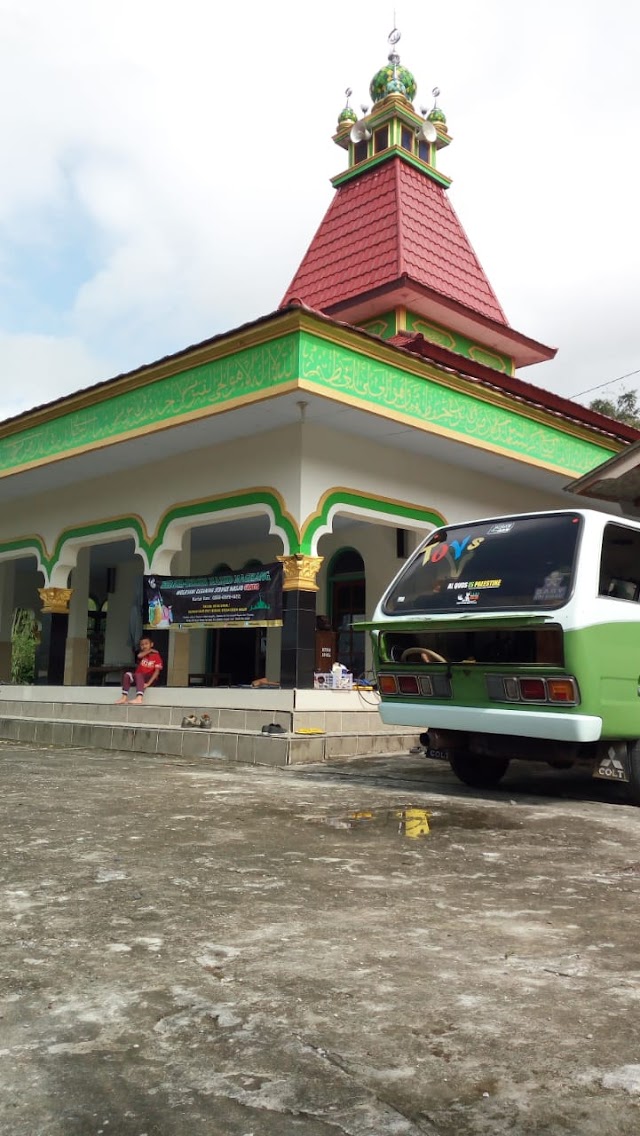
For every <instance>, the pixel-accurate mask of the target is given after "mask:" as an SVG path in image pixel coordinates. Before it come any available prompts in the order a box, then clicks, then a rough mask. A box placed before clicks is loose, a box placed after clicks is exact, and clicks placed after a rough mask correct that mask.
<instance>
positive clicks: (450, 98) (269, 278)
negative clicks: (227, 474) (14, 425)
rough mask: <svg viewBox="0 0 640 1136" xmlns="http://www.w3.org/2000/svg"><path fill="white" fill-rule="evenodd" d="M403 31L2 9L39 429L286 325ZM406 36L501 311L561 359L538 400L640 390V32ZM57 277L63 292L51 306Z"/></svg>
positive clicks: (457, 8) (3, 85) (423, 19)
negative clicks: (223, 342)
mask: <svg viewBox="0 0 640 1136" xmlns="http://www.w3.org/2000/svg"><path fill="white" fill-rule="evenodd" d="M390 11H391V9H389V6H388V4H387V3H386V0H385V2H384V3H383V0H370V2H369V3H368V4H367V5H366V6H365V5H364V4H356V5H348V6H345V5H343V4H339V3H337V0H328V2H326V3H325V4H324V5H323V6H322V8H321V9H319V8H317V7H316V6H312V5H302V4H300V3H293V0H287V2H285V0H280V2H275V3H273V4H271V5H264V4H259V3H257V2H256V0H249V2H247V3H245V4H243V5H242V7H241V8H237V9H233V8H232V9H221V8H219V7H218V6H217V5H211V4H208V3H206V2H205V0H184V2H183V4H182V5H181V6H180V7H179V8H178V7H176V6H175V5H174V4H170V3H169V2H168V0H156V2H155V3H152V2H151V0H127V2H126V3H125V2H124V0H112V2H111V3H110V4H109V6H108V8H107V9H105V8H104V6H102V5H98V4H97V3H94V2H91V0H90V2H87V0H56V3H55V4H47V3H45V0H35V2H34V3H31V4H25V3H24V0H0V16H1V17H2V25H3V38H2V42H1V43H0V152H1V153H2V155H3V177H2V179H1V180H0V331H1V332H2V333H3V334H2V336H1V337H0V371H1V372H2V373H7V371H8V370H10V369H11V367H12V366H18V363H17V362H16V361H17V360H19V368H18V369H19V371H20V373H21V374H23V375H24V376H25V382H24V384H23V385H22V386H21V388H20V391H19V393H17V394H16V397H19V398H20V399H21V400H22V403H21V405H22V406H24V407H26V406H28V405H29V402H30V400H32V401H33V402H38V401H43V400H44V399H48V398H49V397H52V394H51V392H52V391H54V389H55V388H56V385H60V384H62V386H61V387H60V389H62V387H64V385H65V383H66V382H67V381H70V382H75V383H77V385H78V386H80V387H82V386H86V385H88V384H89V383H91V382H92V381H94V380H95V377H96V376H99V377H103V375H104V374H106V371H103V370H102V367H103V366H104V367H105V368H107V369H110V370H111V372H112V373H116V372H118V371H122V370H128V369H132V368H133V367H135V366H137V365H139V364H140V363H142V362H149V361H151V360H152V359H154V358H157V357H159V356H161V355H163V354H166V353H167V352H168V351H172V350H178V349H180V348H181V347H184V346H186V345H187V344H188V343H190V342H193V341H195V340H198V339H202V338H205V337H207V336H209V335H213V334H215V333H217V332H219V331H223V330H225V329H226V328H230V327H233V326H237V325H238V324H241V323H243V322H245V321H246V320H248V319H251V318H253V317H255V316H258V315H260V314H262V313H264V312H267V311H270V310H272V309H273V308H274V307H275V306H276V305H277V303H278V302H279V300H280V297H281V295H282V293H283V292H284V290H285V288H286V286H287V284H288V282H289V279H290V277H291V275H292V274H293V272H294V271H295V268H296V266H297V263H298V262H299V260H300V258H301V257H302V255H303V253H304V251H305V248H306V246H307V244H308V242H309V240H310V239H311V237H312V235H313V232H314V231H315V229H316V227H317V225H318V223H319V222H320V220H321V217H322V214H323V213H324V211H325V209H326V207H327V205H328V203H329V201H330V198H331V192H332V190H331V186H330V184H329V180H328V179H329V177H330V176H331V175H332V174H334V173H337V172H339V170H340V169H342V168H344V155H343V152H342V151H340V150H338V149H336V148H335V147H334V146H333V145H332V143H331V134H332V133H333V130H334V128H335V120H336V116H337V112H338V111H339V110H340V109H341V106H342V104H343V98H344V96H343V92H344V89H345V87H346V86H347V85H350V86H352V87H353V89H354V99H353V102H354V104H355V105H356V107H357V106H358V105H359V103H360V102H361V101H365V100H367V99H368V93H367V86H368V82H369V79H370V77H371V75H372V74H373V72H374V71H375V70H376V69H377V68H378V67H379V66H380V65H381V64H382V63H383V62H384V60H385V57H386V53H387V50H388V48H387V44H386V35H387V33H388V31H389V30H390V29H389V27H388V24H389V18H390ZM398 21H399V24H400V26H401V28H402V32H403V38H402V41H401V44H400V49H401V55H402V60H403V62H406V64H407V65H408V66H409V67H411V69H412V70H413V71H414V72H415V74H416V78H417V80H418V85H419V93H418V98H417V100H416V102H417V105H420V104H421V102H422V101H426V102H429V99H430V94H429V92H430V90H431V87H432V86H433V85H434V84H435V83H438V85H439V86H440V87H441V89H442V95H441V98H440V102H441V103H442V105H443V106H444V107H445V109H446V111H447V114H448V118H449V123H450V128H451V132H452V134H453V135H454V139H455V142H454V145H452V146H451V148H450V149H449V150H447V151H445V152H444V153H443V154H442V155H441V160H440V165H441V167H442V168H443V170H444V171H445V172H447V173H450V174H452V175H453V176H454V179H455V180H454V186H453V188H452V190H451V196H452V200H453V203H454V205H455V207H456V209H457V211H458V213H459V215H460V217H461V220H462V222H463V224H464V226H465V228H466V229H467V231H468V233H469V236H470V238H471V241H472V243H473V244H474V245H475V247H476V249H477V251H478V253H479V255H480V257H481V260H482V261H483V264H484V266H485V268H486V270H487V272H488V275H489V277H490V279H491V280H492V283H493V284H494V287H495V288H496V291H497V293H498V296H499V298H500V300H501V302H502V303H503V306H504V307H505V310H506V311H507V314H508V316H509V317H510V318H511V320H512V322H513V324H514V326H516V327H517V328H518V330H521V331H523V332H525V333H526V334H529V335H532V336H534V337H538V338H540V339H542V340H543V341H547V342H554V341H555V343H556V344H557V345H558V346H559V348H560V353H559V356H558V361H557V362H556V363H554V364H552V365H550V366H549V367H547V368H546V369H545V368H536V369H535V372H534V371H531V372H530V373H529V374H527V372H524V377H528V378H530V379H531V381H534V382H538V383H540V384H542V385H549V386H553V388H554V389H557V390H559V391H562V392H563V393H571V392H572V391H577V390H581V389H584V388H585V387H586V386H588V385H591V378H592V376H593V375H601V376H602V379H606V378H609V377H611V370H612V368H613V369H614V372H615V368H616V367H618V366H619V367H620V368H621V369H622V370H631V369H633V364H634V363H636V364H637V363H638V362H640V346H638V343H637V338H636V334H635V313H634V311H633V304H632V303H631V302H630V301H629V300H628V299H627V297H629V296H630V295H635V294H637V292H638V286H639V285H640V257H638V256H637V249H636V244H635V242H634V240H633V239H630V238H632V234H633V231H634V228H635V212H636V203H635V189H636V184H637V173H638V169H637V163H638V159H637V157H636V150H635V147H634V132H635V122H636V118H637V112H638V109H639V108H638V102H639V98H638V90H637V86H636V82H635V74H636V65H635V59H634V51H635V46H634V45H635V42H636V41H637V36H638V32H639V31H640V10H637V11H636V9H635V8H634V7H633V6H631V5H628V4H627V3H626V2H625V0H612V2H611V3H609V4H608V5H607V7H606V9H603V8H602V7H601V6H600V5H598V4H596V3H595V2H594V0H564V2H563V3H562V4H557V3H555V2H552V0H540V3H538V4H537V5H536V6H526V7H525V6H522V5H515V4H513V2H512V0H485V2H483V4H482V5H478V4H477V3H475V2H473V0H451V2H450V3H449V4H448V5H447V7H446V10H444V11H443V10H439V11H438V13H434V10H433V9H430V8H429V6H428V5H422V4H418V3H417V0H411V2H409V0H405V3H404V5H401V6H399V8H398ZM71 233H73V236H71V235H68V234H71ZM78 233H80V234H81V236H80V237H79V236H78ZM78 240H82V241H83V242H85V244H86V247H87V251H88V252H89V253H90V255H87V256H86V257H83V256H79V255H78V253H79V250H78ZM16 248H17V249H18V250H20V249H23V250H24V251H25V256H24V258H23V262H22V276H21V275H20V257H19V255H18V256H17V257H16ZM52 250H53V252H52ZM27 252H28V256H27V255H26V254H27ZM39 256H42V259H43V261H44V259H45V257H46V256H49V257H50V258H51V257H54V259H55V258H56V257H57V258H58V260H57V262H56V263H57V267H58V271H59V272H60V273H64V274H65V283H66V287H65V289H64V295H62V291H60V294H58V292H57V290H56V287H55V274H54V278H53V283H51V284H50V291H49V293H48V295H47V303H43V300H42V291H43V288H44V287H45V285H43V283H42V279H38V278H37V277H38V257H39ZM16 262H17V267H16ZM69 277H70V278H71V284H69ZM3 297H4V300H3ZM18 299H19V300H20V303H19V305H18ZM18 308H19V310H18ZM45 311H46V316H47V318H46V323H45V321H44V316H43V312H45ZM45 332H46V336H47V337H48V338H47V337H44V333H45ZM43 344H46V345H47V347H46V351H43ZM30 345H31V346H30ZM31 350H32V351H33V355H30V352H31ZM43 355H46V356H47V358H48V359H50V360H52V364H51V366H52V368H53V370H52V372H51V373H50V372H49V371H46V370H43V369H42V364H43ZM30 358H31V360H32V366H31V367H30V365H29V359H30ZM100 360H102V361H103V362H100ZM84 367H86V371H85V370H83V368H84ZM52 376H53V377H52ZM587 376H588V377H589V382H587V381H585V379H586V378H587ZM593 381H594V382H595V381H597V378H595V379H594V380H593ZM13 397H14V396H13V395H12V398H13ZM6 403H7V400H6V397H5V404H6Z"/></svg>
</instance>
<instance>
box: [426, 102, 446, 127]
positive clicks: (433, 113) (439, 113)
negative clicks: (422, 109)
mask: <svg viewBox="0 0 640 1136" xmlns="http://www.w3.org/2000/svg"><path fill="white" fill-rule="evenodd" d="M427 118H428V119H429V122H441V123H442V125H443V126H446V125H447V116H446V114H445V113H444V111H443V110H440V107H438V106H435V107H434V108H433V110H430V111H429V113H428V115H427Z"/></svg>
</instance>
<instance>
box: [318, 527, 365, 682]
mask: <svg viewBox="0 0 640 1136" xmlns="http://www.w3.org/2000/svg"><path fill="white" fill-rule="evenodd" d="M327 582H328V600H329V618H330V620H331V625H332V627H333V629H334V631H335V632H336V636H337V641H336V650H337V657H338V662H339V663H343V664H344V666H346V667H347V668H348V669H349V670H350V671H351V672H352V673H353V674H354V675H356V676H358V675H362V674H363V672H364V669H365V637H364V632H363V631H354V629H353V626H352V625H353V623H354V622H357V621H358V620H364V619H365V618H366V610H367V607H366V583H365V569H364V560H363V559H362V557H361V555H360V553H359V552H357V551H356V549H355V548H342V549H340V550H339V551H338V552H336V553H335V555H334V556H333V557H332V559H331V562H330V564H329V571H328V580H327Z"/></svg>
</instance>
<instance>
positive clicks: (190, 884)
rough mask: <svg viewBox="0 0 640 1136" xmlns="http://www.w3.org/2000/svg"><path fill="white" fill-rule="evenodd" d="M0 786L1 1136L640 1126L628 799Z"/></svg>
mask: <svg viewBox="0 0 640 1136" xmlns="http://www.w3.org/2000/svg"><path fill="white" fill-rule="evenodd" d="M0 777H1V782H0V783H1V785H2V793H1V794H0V809H1V812H2V817H1V824H0V852H1V860H0V865H1V867H0V935H1V941H2V952H1V954H0V1132H1V1133H2V1136H201V1134H202V1136H204V1134H206V1136H294V1134H297V1133H300V1134H303V1136H344V1134H349V1136H405V1134H406V1136H414V1134H416V1136H417V1134H428V1136H480V1134H482V1136H503V1134H505V1133H513V1134H516V1136H520V1134H525V1133H526V1134H528V1133H531V1134H534V1133H535V1134H536V1136H538V1134H553V1136H556V1134H557V1136H567V1133H569V1134H574V1136H596V1133H597V1134H598V1136H600V1134H601V1133H606V1134H607V1136H626V1134H629V1136H631V1134H632V1133H633V1136H635V1134H636V1133H637V1132H638V1130H639V1128H640V1108H639V1104H640V1016H639V1009H640V961H639V952H638V934H637V912H638V890H639V887H640V811H639V810H637V809H633V808H630V807H628V806H626V805H625V804H623V803H620V801H619V800H618V799H616V791H615V789H614V787H612V786H610V785H608V784H602V783H599V782H591V781H590V780H588V779H585V778H584V777H579V776H574V775H572V774H570V773H563V774H560V773H558V774H551V773H549V772H546V771H545V770H544V769H536V768H535V767H531V766H528V767H524V766H523V767H520V769H519V770H518V769H517V768H516V770H515V771H514V772H511V773H510V774H509V775H508V777H507V780H506V781H505V785H504V789H503V790H502V791H501V792H494V793H479V792H478V791H472V790H467V789H464V788H463V787H462V786H460V785H458V783H457V782H455V781H454V779H453V776H452V774H451V773H450V772H449V770H448V767H445V766H443V765H437V764H431V763H427V762H425V761H423V760H422V759H420V758H419V757H414V756H407V757H402V756H400V757H394V758H388V759H383V758H375V759H366V758H365V759H360V760H358V761H354V762H351V763H349V764H346V765H335V766H332V767H326V766H323V767H321V768H318V767H308V766H307V767H304V768H299V769H290V770H286V771H277V770H273V771H272V770H267V769H262V770H261V769H260V768H256V767H252V768H245V767H241V766H240V767H238V766H234V767H231V766H227V765H223V764H211V763H209V764H207V763H206V762H204V761H202V760H191V761H189V760H185V759H180V758H162V757H155V758H154V757H146V756H144V755H140V754H137V755H136V754H131V753H127V754H125V753H122V754H119V753H101V752H96V751H90V752H87V751H84V750H80V749H75V750H72V749H52V748H46V747H42V748H39V749H38V748H34V747H33V746H29V747H27V746H23V747H20V746H18V745H16V744H14V743H0ZM408 808H409V809H415V810H426V811H427V812H428V814H429V817H428V823H429V827H430V832H429V834H428V835H427V834H423V835H415V836H412V835H411V833H420V831H421V830H423V829H424V816H423V815H422V814H421V812H420V811H416V812H414V813H411V812H410V813H409V814H407V812H406V810H407V809H408ZM354 814H356V815H354Z"/></svg>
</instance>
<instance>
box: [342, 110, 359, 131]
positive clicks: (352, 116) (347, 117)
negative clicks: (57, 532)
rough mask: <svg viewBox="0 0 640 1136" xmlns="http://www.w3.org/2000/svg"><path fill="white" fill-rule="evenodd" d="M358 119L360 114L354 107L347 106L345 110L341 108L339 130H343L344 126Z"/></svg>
mask: <svg viewBox="0 0 640 1136" xmlns="http://www.w3.org/2000/svg"><path fill="white" fill-rule="evenodd" d="M357 121H358V116H357V114H356V112H355V110H354V109H353V107H350V106H346V107H345V108H344V110H341V111H340V114H339V115H338V130H341V129H342V127H344V126H348V125H349V124H350V123H354V122H357Z"/></svg>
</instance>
